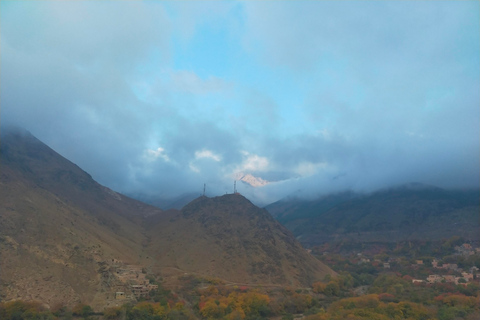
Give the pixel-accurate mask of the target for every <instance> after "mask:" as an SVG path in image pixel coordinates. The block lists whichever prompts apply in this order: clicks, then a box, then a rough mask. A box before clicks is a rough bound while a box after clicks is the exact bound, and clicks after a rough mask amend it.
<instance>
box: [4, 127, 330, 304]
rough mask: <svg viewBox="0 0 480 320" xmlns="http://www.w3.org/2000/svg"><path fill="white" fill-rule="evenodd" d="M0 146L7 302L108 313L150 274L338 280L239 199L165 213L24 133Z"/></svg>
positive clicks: (280, 281) (8, 134)
mask: <svg viewBox="0 0 480 320" xmlns="http://www.w3.org/2000/svg"><path fill="white" fill-rule="evenodd" d="M0 142H1V143H0V255H1V256H0V270H1V272H0V299H1V300H4V301H8V300H11V299H24V300H38V301H41V302H43V303H45V304H47V305H50V306H53V305H55V304H57V303H60V302H61V303H65V304H67V305H70V306H72V305H74V304H77V303H80V302H82V303H87V304H90V305H92V307H94V308H95V309H102V308H103V307H105V306H109V305H115V304H118V303H121V302H122V301H118V300H115V293H116V292H125V293H126V294H133V289H132V287H131V284H132V281H133V282H135V281H136V282H138V281H139V279H143V278H144V277H145V273H144V272H148V273H151V274H155V275H156V276H160V277H163V278H164V279H168V278H169V277H171V278H172V279H176V278H177V277H178V275H183V274H184V273H185V272H191V273H195V274H197V275H199V276H211V277H219V278H223V279H224V280H225V281H230V282H238V283H252V284H253V283H259V284H263V283H267V284H273V285H284V284H289V285H292V286H303V285H306V284H309V283H310V282H311V281H314V280H318V279H321V278H323V277H324V276H325V275H326V274H333V271H331V270H330V269H329V268H327V267H326V266H324V265H323V264H322V263H321V262H319V261H318V260H315V259H314V258H313V257H311V256H310V255H308V254H307V252H306V251H305V250H304V249H303V248H302V247H301V246H300V245H299V244H298V242H297V241H296V240H295V238H294V237H293V235H291V233H290V232H289V231H287V230H286V229H285V228H283V227H282V226H281V225H280V224H279V223H278V222H276V221H274V220H273V219H272V218H271V217H270V216H269V214H268V213H267V212H266V211H264V210H262V209H259V208H257V207H255V206H254V205H252V204H251V203H250V202H249V201H248V200H247V199H245V198H244V197H242V196H240V195H227V196H224V197H218V198H212V199H210V198H206V197H201V198H198V199H196V200H194V201H193V202H191V203H190V204H188V205H187V206H185V207H184V209H183V210H182V211H178V210H174V209H172V210H168V211H162V210H160V209H158V208H155V207H152V206H150V205H147V204H145V203H142V202H140V201H137V200H134V199H131V198H129V197H127V196H125V195H122V194H119V193H116V192H114V191H112V190H110V189H108V188H106V187H104V186H102V185H100V184H98V183H97V182H95V181H94V180H93V179H92V177H91V176H90V175H89V174H87V173H86V172H84V171H83V170H81V169H80V168H79V167H78V166H76V165H75V164H73V163H71V162H70V161H68V160H67V159H65V158H63V157H61V156H60V155H59V154H57V153H56V152H55V151H53V150H52V149H50V148H49V147H48V146H46V145H45V144H43V143H42V142H41V141H39V140H38V139H36V138H35V137H33V136H32V135H31V134H30V133H28V132H26V131H23V130H9V131H2V133H1V141H0ZM264 242H265V243H264ZM119 274H127V275H129V274H130V275H135V277H136V278H133V279H130V278H128V277H127V280H128V281H127V280H125V279H126V278H125V277H123V278H122V277H121V276H119ZM264 276H265V277H264ZM129 279H130V280H129Z"/></svg>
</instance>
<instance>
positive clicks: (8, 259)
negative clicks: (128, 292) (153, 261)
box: [0, 130, 161, 307]
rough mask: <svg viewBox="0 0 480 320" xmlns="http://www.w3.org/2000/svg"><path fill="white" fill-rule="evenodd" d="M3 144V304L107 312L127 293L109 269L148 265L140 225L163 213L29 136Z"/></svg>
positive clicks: (8, 136)
mask: <svg viewBox="0 0 480 320" xmlns="http://www.w3.org/2000/svg"><path fill="white" fill-rule="evenodd" d="M1 138H2V139H1V143H0V169H1V175H0V252H1V257H0V269H1V270H2V272H1V273H0V288H1V291H0V298H1V299H2V300H9V299H26V300H39V301H42V302H44V303H46V304H49V305H53V304H55V303H58V302H64V303H66V304H68V305H73V304H76V303H79V302H84V303H90V304H92V306H94V307H100V306H102V305H103V304H105V303H106V302H107V300H108V299H111V298H112V295H113V294H114V291H115V290H116V289H115V286H116V285H119V286H120V288H121V283H119V282H118V281H115V279H110V278H111V273H110V265H109V263H108V262H109V261H112V260H113V259H116V260H121V261H124V262H125V263H126V264H135V265H148V263H149V261H148V260H147V259H146V257H147V256H148V254H147V253H146V251H145V249H146V248H144V245H143V244H144V242H145V236H144V234H143V232H144V231H143V229H142V228H141V222H142V221H143V219H144V217H146V216H149V215H152V214H158V213H160V212H161V210H159V209H157V208H154V207H151V206H148V205H145V204H143V203H141V202H139V201H136V200H133V199H130V198H128V197H125V196H123V195H121V194H118V193H116V192H114V191H112V190H110V189H108V188H106V187H103V186H101V185H100V184H98V183H96V182H95V181H94V180H93V179H92V178H91V176H90V175H88V174H87V173H86V172H84V171H83V170H81V169H80V168H79V167H78V166H76V165H74V164H73V163H71V162H69V161H68V160H66V159H65V158H63V157H61V156H60V155H58V154H57V153H56V152H55V151H53V150H52V149H50V148H49V147H47V146H46V145H45V144H43V143H42V142H40V141H39V140H38V139H36V138H35V137H33V136H32V135H31V134H29V133H28V132H25V131H23V130H13V131H6V132H2V137H1ZM110 280H111V281H110Z"/></svg>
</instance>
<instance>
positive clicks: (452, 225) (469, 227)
mask: <svg viewBox="0 0 480 320" xmlns="http://www.w3.org/2000/svg"><path fill="white" fill-rule="evenodd" d="M344 195H345V194H343V195H335V196H331V197H324V198H322V199H317V200H315V201H301V200H298V199H297V200H295V202H291V201H283V202H277V203H274V204H272V205H270V206H267V210H269V211H271V212H272V214H273V215H274V216H277V217H278V219H279V220H280V221H281V222H282V221H283V222H284V224H285V225H286V227H287V228H289V229H290V230H291V231H292V232H293V233H294V234H295V235H296V236H297V237H299V239H300V240H301V242H302V243H304V244H305V245H316V244H320V243H322V242H325V241H333V240H335V239H339V240H340V239H351V240H355V239H356V240H359V241H360V240H361V241H397V240H408V239H425V240H437V239H441V238H445V237H449V236H453V235H459V236H463V237H465V238H467V239H478V237H479V233H478V230H479V225H480V221H479V213H480V197H479V195H480V192H479V190H444V189H440V188H435V187H427V186H420V185H408V186H403V187H398V188H392V189H388V190H382V191H378V192H375V193H373V194H369V195H351V196H349V197H344V198H343V199H341V197H343V196H344ZM339 196H340V198H339ZM332 197H333V198H332ZM332 199H336V200H340V201H338V202H337V203H335V204H333V205H332ZM342 200H343V201H342ZM284 208H288V211H287V210H285V209H284ZM306 208H308V210H306Z"/></svg>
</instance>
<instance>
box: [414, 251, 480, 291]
mask: <svg viewBox="0 0 480 320" xmlns="http://www.w3.org/2000/svg"><path fill="white" fill-rule="evenodd" d="M455 252H456V254H457V255H463V256H471V255H474V254H480V248H472V246H471V245H470V244H468V243H464V244H462V245H461V246H456V247H455ZM421 264H423V261H421V260H417V265H421ZM432 267H433V268H435V269H443V270H447V271H453V272H456V273H457V274H458V273H460V274H461V276H455V275H451V274H448V275H439V274H431V275H429V276H428V277H427V279H426V280H420V279H413V280H412V282H413V283H420V282H426V283H442V282H447V283H454V284H463V285H466V283H468V282H470V281H472V280H473V279H474V276H475V274H476V273H478V271H479V268H477V267H476V266H473V267H471V268H470V269H469V271H468V272H465V271H463V269H462V268H459V267H458V265H457V264H456V263H443V264H442V265H439V264H438V261H437V260H436V259H433V261H432Z"/></svg>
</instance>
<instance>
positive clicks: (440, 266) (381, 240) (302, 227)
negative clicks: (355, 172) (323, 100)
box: [0, 131, 480, 320]
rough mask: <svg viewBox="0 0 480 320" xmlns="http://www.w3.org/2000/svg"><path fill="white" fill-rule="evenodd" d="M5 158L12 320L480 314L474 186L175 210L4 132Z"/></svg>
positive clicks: (0, 279) (6, 310) (203, 201)
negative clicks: (102, 182) (126, 192)
mask: <svg viewBox="0 0 480 320" xmlns="http://www.w3.org/2000/svg"><path fill="white" fill-rule="evenodd" d="M0 151H1V158H0V160H1V163H0V164H1V177H0V200H1V201H0V203H1V207H0V231H1V233H0V253H1V260H0V267H1V273H0V289H1V291H0V299H1V300H0V316H1V318H2V319H27V318H28V319H37V318H38V319H98V320H100V319H112V320H114V319H117V320H130V319H131V320H133V319H146V320H148V319H266V318H271V319H312V320H314V319H319V320H326V319H332V320H334V319H347V318H351V319H377V318H378V319H432V320H433V319H440V320H446V319H458V318H459V319H477V318H478V316H479V315H480V310H479V308H478V306H479V305H480V304H479V303H478V302H479V301H478V299H479V298H480V296H479V294H478V293H479V292H480V285H479V277H478V274H479V273H478V270H479V268H480V259H479V257H480V252H479V251H480V241H479V240H478V233H477V232H476V231H478V230H479V229H478V221H476V220H475V218H478V198H476V195H477V194H476V191H475V190H473V191H472V190H464V191H462V190H460V191H458V190H457V191H449V190H442V189H439V188H432V187H424V186H418V185H415V186H406V187H402V188H396V189H391V190H383V191H379V192H377V193H373V194H370V195H358V194H353V193H348V192H347V193H342V194H338V195H331V196H327V197H322V198H319V199H317V200H313V201H312V200H308V201H307V200H302V199H298V198H297V199H285V200H282V201H280V202H277V203H274V204H272V205H269V206H267V208H266V209H262V208H259V207H257V206H255V205H254V204H252V203H251V202H250V201H249V200H248V199H246V198H245V197H243V196H242V195H241V194H238V193H235V194H225V195H222V196H218V197H206V196H200V197H197V198H195V199H194V200H192V201H190V202H188V203H187V204H186V205H184V206H183V207H182V208H181V209H175V208H170V209H168V210H162V209H160V208H157V207H154V206H151V205H147V204H145V203H142V202H140V201H138V200H134V199H132V198H129V197H127V196H125V195H122V194H119V193H117V192H115V191H113V190H110V189H108V188H106V187H104V186H101V185H100V184H98V183H96V182H95V181H94V180H93V179H92V178H91V177H90V176H89V175H88V174H87V173H86V172H84V171H83V170H81V169H80V168H79V167H77V166H76V165H74V164H73V163H71V162H69V161H68V160H66V159H65V158H63V157H61V156H60V155H58V154H57V153H56V152H54V151H53V150H52V149H50V148H49V147H47V146H46V145H44V144H43V143H42V142H40V141H39V140H37V139H36V138H35V137H33V136H32V135H30V134H29V133H27V132H24V131H21V132H13V133H9V135H3V136H2V144H1V149H0ZM389 208H390V209H389ZM280 222H282V223H283V224H284V225H285V226H286V227H284V226H283V225H282V224H281V223H280ZM287 228H289V229H290V230H288V229H287ZM475 230H476V231H475ZM393 235H396V236H393ZM300 243H302V244H303V246H302V245H301V244H300ZM28 315H30V316H28ZM29 317H30V318H29ZM32 317H33V318H32ZM35 317H36V318H35Z"/></svg>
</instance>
